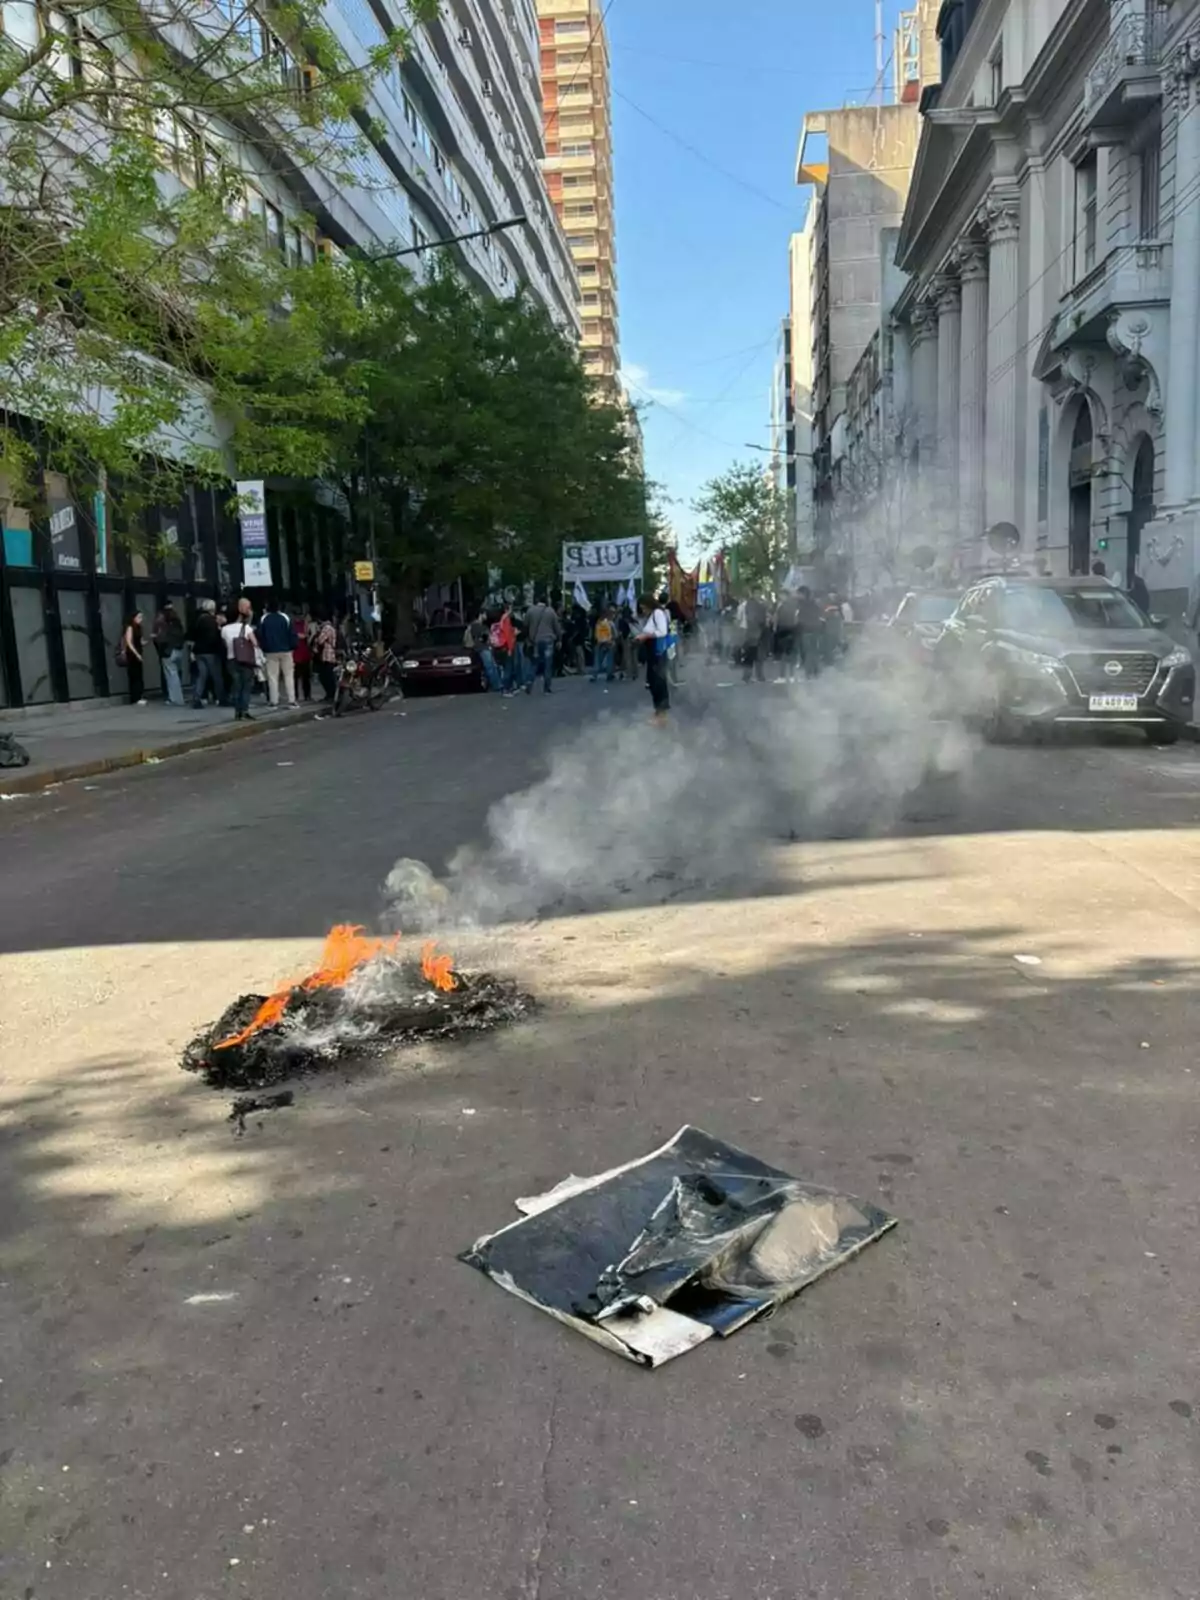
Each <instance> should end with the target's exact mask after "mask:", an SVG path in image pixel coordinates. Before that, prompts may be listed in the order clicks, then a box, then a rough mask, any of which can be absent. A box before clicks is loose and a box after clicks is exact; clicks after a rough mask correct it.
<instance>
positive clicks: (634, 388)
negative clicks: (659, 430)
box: [621, 361, 687, 410]
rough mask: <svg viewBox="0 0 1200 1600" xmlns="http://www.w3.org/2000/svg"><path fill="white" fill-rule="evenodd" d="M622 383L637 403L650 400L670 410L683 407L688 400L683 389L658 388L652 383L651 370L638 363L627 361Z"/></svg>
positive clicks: (622, 371)
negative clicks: (674, 407)
mask: <svg viewBox="0 0 1200 1600" xmlns="http://www.w3.org/2000/svg"><path fill="white" fill-rule="evenodd" d="M621 382H622V383H623V384H624V385H625V387H626V388H627V389H628V390H629V391H630V393H631V395H632V397H633V399H634V400H635V401H637V400H650V401H652V402H653V404H654V405H656V406H666V407H667V409H668V410H670V409H671V408H672V407H673V406H681V405H683V403H684V401H685V400H686V399H687V394H686V392H685V391H684V390H683V389H666V388H658V387H656V386H655V385H654V384H653V383H651V381H650V370H649V368H648V367H641V366H639V365H638V364H637V362H636V361H627V362H626V363H625V365H624V366H623V367H622V368H621Z"/></svg>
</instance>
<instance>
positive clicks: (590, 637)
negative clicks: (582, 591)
mask: <svg viewBox="0 0 1200 1600" xmlns="http://www.w3.org/2000/svg"><path fill="white" fill-rule="evenodd" d="M682 629H683V619H682V616H681V614H680V612H679V608H678V607H677V606H676V607H672V606H671V603H670V601H669V600H668V598H667V596H665V595H663V596H660V597H659V598H657V599H656V598H654V597H653V596H651V595H643V596H642V598H641V600H640V601H639V602H638V605H637V608H636V610H635V608H634V607H633V606H630V605H628V604H625V605H620V606H618V605H614V604H611V603H607V604H606V603H600V604H598V605H596V606H594V607H588V608H585V607H584V606H582V605H580V604H578V603H574V604H572V605H570V606H569V607H565V608H564V611H563V612H562V613H560V611H559V609H558V607H557V606H556V605H555V604H554V600H553V597H547V598H540V597H539V598H538V599H536V600H534V601H533V602H532V604H530V605H529V606H528V607H526V608H524V609H520V608H518V607H516V606H514V605H512V604H505V605H504V606H503V607H501V608H500V609H499V610H497V611H489V610H487V609H486V608H485V609H483V610H481V611H480V613H479V615H478V616H477V617H476V619H475V621H474V622H472V623H470V624H469V625H468V627H467V629H466V631H465V634H464V639H463V642H464V643H465V644H467V645H469V646H471V648H473V649H474V650H476V651H477V652H478V654H479V657H480V659H481V661H482V662H483V670H484V673H485V675H486V677H487V681H488V684H489V687H490V688H492V689H493V690H495V691H496V692H497V693H499V694H501V695H505V696H508V695H515V694H520V693H521V692H522V690H523V691H524V692H525V693H526V694H532V693H533V690H534V687H535V685H536V684H537V682H538V681H539V679H540V680H541V684H542V690H543V693H545V694H552V693H553V690H554V680H555V679H556V678H564V677H576V676H578V677H586V678H587V679H588V680H589V681H590V682H592V683H599V682H600V681H604V682H605V683H613V682H614V681H616V680H618V679H619V680H622V681H630V682H636V681H637V680H638V678H639V675H640V674H641V672H642V671H643V670H644V671H645V674H646V685H647V688H648V689H649V691H650V695H651V699H652V701H653V704H654V710H655V714H656V715H659V716H661V715H665V713H666V711H667V709H668V707H669V704H670V688H669V686H670V682H671V681H672V679H674V678H677V674H678V645H679V642H680V638H681V634H682ZM660 665H661V672H660Z"/></svg>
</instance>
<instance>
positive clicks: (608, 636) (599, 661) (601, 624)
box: [591, 606, 616, 683]
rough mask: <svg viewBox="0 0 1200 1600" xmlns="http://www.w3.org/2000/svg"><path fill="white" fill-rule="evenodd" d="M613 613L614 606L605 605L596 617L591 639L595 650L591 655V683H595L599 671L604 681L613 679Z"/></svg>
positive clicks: (614, 611) (614, 633)
mask: <svg viewBox="0 0 1200 1600" xmlns="http://www.w3.org/2000/svg"><path fill="white" fill-rule="evenodd" d="M615 614H616V608H615V607H613V606H605V608H604V610H603V611H602V612H601V613H600V615H599V616H598V617H597V618H596V627H595V631H594V633H593V635H592V640H593V643H594V645H595V652H594V654H593V656H592V671H591V681H592V682H593V683H595V681H596V679H597V678H598V677H599V676H600V674H601V673H603V674H604V678H605V682H606V683H611V682H612V681H613V676H614V672H615V663H614V660H613V645H614V643H615V639H616V628H615V626H614V622H613V619H614V616H615Z"/></svg>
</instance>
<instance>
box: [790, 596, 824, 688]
mask: <svg viewBox="0 0 1200 1600" xmlns="http://www.w3.org/2000/svg"><path fill="white" fill-rule="evenodd" d="M821 626H822V624H821V608H820V606H819V605H818V604H817V602H816V601H815V600H814V599H813V592H812V590H811V589H810V588H809V587H808V585H807V584H801V586H800V588H799V589H798V590H797V591H796V631H797V633H798V635H799V638H800V657H801V660H802V661H803V662H804V676H805V677H806V678H815V677H816V676H817V675H818V673H819V672H820V670H821Z"/></svg>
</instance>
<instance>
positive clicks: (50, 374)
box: [0, 0, 436, 494]
mask: <svg viewBox="0 0 1200 1600" xmlns="http://www.w3.org/2000/svg"><path fill="white" fill-rule="evenodd" d="M4 10H5V32H4V36H3V38H0V372H3V375H4V385H3V407H4V409H3V412H0V471H4V472H5V473H6V474H7V475H8V477H9V478H10V481H11V480H12V478H13V476H14V475H20V474H21V473H22V472H23V471H24V470H25V469H27V468H28V467H29V466H31V465H32V462H33V460H34V457H35V454H37V453H39V452H40V453H41V454H42V455H44V456H45V457H46V459H47V460H48V461H50V462H51V463H52V464H53V465H54V466H55V467H57V468H58V469H59V470H63V471H66V472H68V473H71V472H77V471H80V470H91V469H93V468H94V467H95V465H96V464H102V465H103V466H105V467H106V468H107V470H108V471H109V473H110V474H114V475H116V476H118V477H120V478H122V479H124V480H125V482H126V483H128V484H136V483H139V482H143V483H144V484H145V486H146V490H147V493H149V494H153V493H154V492H156V482H157V480H160V479H162V478H163V477H164V476H167V477H169V476H170V475H171V474H172V473H176V472H178V471H179V469H180V468H181V467H182V466H184V465H186V466H189V467H191V468H200V469H201V470H207V471H210V472H217V471H219V472H220V475H222V476H226V475H227V473H228V466H229V461H228V449H227V446H228V443H229V438H230V436H231V434H236V436H237V439H236V442H237V444H238V447H239V451H240V452H242V453H241V454H240V455H239V460H238V463H237V466H238V470H239V472H241V473H242V474H243V475H261V474H264V473H268V472H278V471H287V472H305V473H309V472H314V471H318V470H320V468H321V466H322V464H323V461H324V458H325V456H326V455H327V453H328V442H329V428H330V426H331V425H336V424H339V423H342V422H345V421H347V420H350V418H351V413H352V411H353V406H354V400H353V397H350V398H349V399H348V398H347V397H346V396H345V395H343V394H340V393H338V392H337V391H336V389H335V388H334V386H333V385H332V384H329V383H321V382H319V381H318V377H319V368H320V367H321V364H322V361H323V357H324V352H323V350H322V348H321V346H320V341H319V338H318V337H317V335H318V330H319V329H323V328H325V327H327V326H328V323H329V307H328V306H325V307H324V310H323V311H322V314H321V316H319V317H318V316H314V315H310V314H309V313H310V312H311V308H312V306H313V303H314V301H316V302H319V301H320V300H321V298H322V297H328V296H329V295H331V294H333V295H337V294H340V293H341V288H340V285H339V280H338V278H337V275H336V274H334V273H330V272H324V273H322V271H320V270H318V271H317V272H316V275H315V277H314V278H312V279H309V278H307V277H306V276H305V275H306V274H307V273H310V272H312V271H313V269H312V268H311V267H309V266H308V265H307V264H304V263H305V258H306V257H309V256H311V255H315V250H310V249H309V248H308V246H306V244H305V242H304V241H305V239H308V240H309V241H310V242H312V235H311V234H310V233H308V232H307V231H306V230H302V231H300V232H294V233H289V234H288V235H287V236H284V234H283V233H282V232H281V218H280V213H279V212H278V211H273V208H270V207H269V206H268V204H267V203H266V201H265V199H264V190H263V189H255V188H248V187H247V179H254V178H256V177H257V178H259V180H260V182H262V183H263V184H264V189H265V188H266V187H269V185H270V182H271V181H278V180H279V179H280V178H284V179H286V177H287V176H288V175H289V174H291V173H295V172H299V173H301V174H304V175H306V176H307V175H311V174H313V173H315V172H318V171H319V172H321V173H323V174H324V175H326V176H327V177H331V178H332V180H333V181H334V182H335V183H336V182H337V181H338V180H339V177H340V176H341V175H343V174H344V175H345V177H346V179H347V181H350V167H351V165H352V164H353V163H354V162H356V161H357V159H358V158H359V156H360V155H361V154H362V151H363V149H364V147H365V144H366V135H367V130H368V129H369V122H368V117H367V98H366V97H367V91H368V88H369V86H370V83H371V81H372V78H373V77H374V76H375V75H376V74H377V73H379V72H381V71H383V70H385V68H386V67H388V66H389V65H390V64H391V63H393V62H394V61H395V59H396V58H397V56H398V55H399V54H400V53H401V52H402V51H403V49H404V47H405V44H406V41H407V39H408V35H407V33H405V32H404V31H403V30H393V31H392V32H391V33H389V34H387V35H386V37H385V39H384V42H383V43H382V44H381V45H380V46H379V48H378V49H377V50H375V51H374V52H373V53H372V55H371V57H370V60H369V61H368V63H367V65H366V66H365V67H363V68H354V67H352V66H351V64H350V63H349V61H348V60H347V58H346V57H345V56H344V55H343V53H342V51H341V49H340V47H339V46H338V44H337V42H336V40H335V39H334V36H333V35H332V33H331V32H330V31H329V29H328V28H327V27H326V26H325V24H324V22H323V20H322V9H321V6H320V4H319V0H288V4H286V5H284V6H279V7H277V8H276V7H273V8H272V10H271V12H270V13H269V16H270V19H271V20H270V23H269V26H268V24H267V23H266V22H265V21H264V16H265V15H266V13H261V12H258V11H256V10H254V9H253V8H252V7H251V6H250V5H249V4H248V3H247V0H212V3H209V0H106V4H105V6H104V7H103V9H102V10H97V9H95V8H94V7H93V6H92V4H91V3H90V0H55V4H54V7H53V8H51V7H50V6H49V5H47V4H44V3H40V0H39V3H34V0H12V3H10V4H7V5H6V6H5V8H4ZM407 11H408V14H409V16H410V17H411V18H412V19H413V20H414V21H415V22H419V21H421V20H423V19H425V18H427V17H429V16H431V15H432V14H433V13H434V12H435V11H436V0H412V3H410V5H409V6H408V8H407ZM272 174H273V175H274V180H272V179H271V178H270V177H269V176H267V175H272ZM288 307H290V313H291V314H290V315H285V314H284V312H283V308H288ZM264 377H265V378H266V379H267V380H268V381H267V382H266V384H265V385H262V387H263V388H264V395H265V397H266V398H271V392H272V388H273V399H274V404H273V406H272V405H266V406H260V407H258V408H257V409H255V408H254V407H253V406H251V405H249V403H248V401H247V394H248V390H249V389H250V388H251V387H253V386H254V385H256V384H259V383H260V380H261V379H262V378H264ZM289 388H290V389H291V391H292V394H293V396H294V397H295V398H294V401H293V404H292V405H291V407H290V409H289V408H288V407H286V406H284V405H283V404H282V397H283V395H284V393H285V392H286V391H287V390H288V389H289ZM224 406H229V407H230V408H231V412H230V414H226V412H225V411H223V407H224ZM35 445H36V449H35ZM147 480H149V481H148V482H147Z"/></svg>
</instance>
